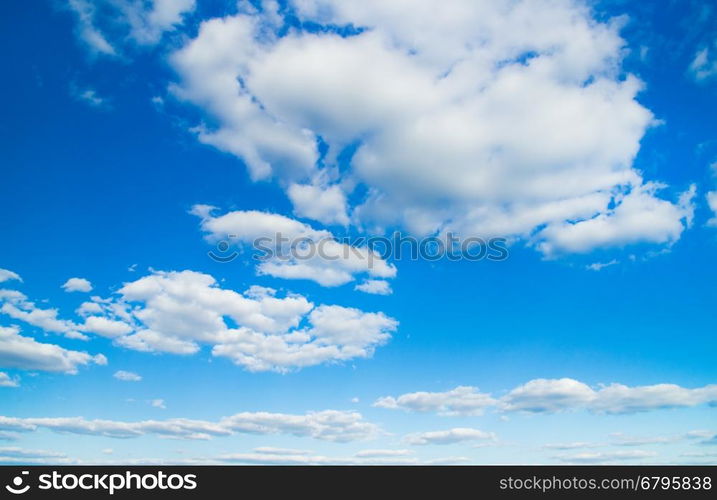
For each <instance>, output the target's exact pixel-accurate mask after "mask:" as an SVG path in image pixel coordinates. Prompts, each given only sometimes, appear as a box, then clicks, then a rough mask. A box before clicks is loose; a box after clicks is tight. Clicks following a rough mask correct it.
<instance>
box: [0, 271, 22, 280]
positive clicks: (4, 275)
mask: <svg viewBox="0 0 717 500" xmlns="http://www.w3.org/2000/svg"><path fill="white" fill-rule="evenodd" d="M10 280H16V281H20V282H22V278H21V277H20V275H19V274H17V273H14V272H12V271H9V270H7V269H0V283H2V282H3V281H10Z"/></svg>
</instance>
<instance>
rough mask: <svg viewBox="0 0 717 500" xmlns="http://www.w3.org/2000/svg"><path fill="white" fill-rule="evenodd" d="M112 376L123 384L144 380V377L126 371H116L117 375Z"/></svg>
mask: <svg viewBox="0 0 717 500" xmlns="http://www.w3.org/2000/svg"><path fill="white" fill-rule="evenodd" d="M112 376H113V377H114V378H116V379H117V380H122V381H123V382H139V381H141V380H142V377H141V376H140V375H137V374H136V373H134V372H128V371H125V370H119V371H116V372H115V374H114V375H112Z"/></svg>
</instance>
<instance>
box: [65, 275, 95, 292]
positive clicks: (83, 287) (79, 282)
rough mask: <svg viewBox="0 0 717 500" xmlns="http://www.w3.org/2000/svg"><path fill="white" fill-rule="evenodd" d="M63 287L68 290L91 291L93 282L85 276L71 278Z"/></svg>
mask: <svg viewBox="0 0 717 500" xmlns="http://www.w3.org/2000/svg"><path fill="white" fill-rule="evenodd" d="M62 288H63V289H64V290H65V291H66V292H91V291H92V283H90V282H89V280H86V279H85V278H70V279H68V280H67V281H66V282H65V284H64V285H62Z"/></svg>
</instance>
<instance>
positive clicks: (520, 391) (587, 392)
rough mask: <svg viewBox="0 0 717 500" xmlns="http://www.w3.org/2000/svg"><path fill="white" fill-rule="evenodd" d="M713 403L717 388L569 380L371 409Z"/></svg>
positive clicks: (410, 397)
mask: <svg viewBox="0 0 717 500" xmlns="http://www.w3.org/2000/svg"><path fill="white" fill-rule="evenodd" d="M703 404H710V405H714V404H717V385H706V386H704V387H698V388H695V389H688V388H685V387H680V386H679V385H675V384H655V385H646V386H635V387H629V386H626V385H623V384H617V383H613V384H609V385H601V386H599V387H598V388H597V389H595V388H592V387H590V386H589V385H587V384H585V383H583V382H580V381H578V380H574V379H571V378H562V379H534V380H531V381H529V382H527V383H525V384H523V385H521V386H518V387H516V388H514V389H512V390H511V391H509V392H508V393H507V394H506V395H504V396H502V397H500V398H494V397H493V396H491V395H490V394H487V393H481V392H479V391H478V389H477V388H475V387H469V386H459V387H456V388H455V389H453V390H450V391H447V392H414V393H408V394H403V395H401V396H398V397H394V396H386V397H382V398H379V399H378V400H376V402H375V403H374V406H376V407H379V408H387V409H393V410H396V409H402V410H406V411H415V412H435V413H438V414H440V415H448V416H456V415H463V416H465V415H480V414H482V413H483V412H484V411H485V410H486V409H488V408H495V409H498V410H500V411H503V412H526V413H556V412H561V411H574V410H587V411H590V412H592V413H608V414H628V413H639V412H645V411H651V410H659V409H665V408H687V407H693V406H699V405H703Z"/></svg>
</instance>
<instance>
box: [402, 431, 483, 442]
mask: <svg viewBox="0 0 717 500" xmlns="http://www.w3.org/2000/svg"><path fill="white" fill-rule="evenodd" d="M495 438H496V437H495V434H493V433H490V432H484V431H481V430H478V429H471V428H466V427H456V428H454V429H449V430H445V431H430V432H420V433H416V434H409V435H408V436H406V437H405V438H404V441H405V442H406V443H408V444H412V445H426V444H455V443H463V442H466V441H492V440H495Z"/></svg>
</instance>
